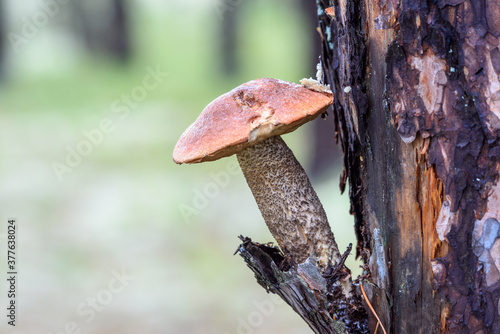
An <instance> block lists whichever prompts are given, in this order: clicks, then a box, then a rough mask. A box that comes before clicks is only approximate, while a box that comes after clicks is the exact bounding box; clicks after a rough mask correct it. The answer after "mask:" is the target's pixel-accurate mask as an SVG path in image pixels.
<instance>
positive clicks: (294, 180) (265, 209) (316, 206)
mask: <svg viewBox="0 0 500 334" xmlns="http://www.w3.org/2000/svg"><path fill="white" fill-rule="evenodd" d="M237 157H238V162H239V164H240V167H241V170H242V171H243V175H244V176H245V178H246V180H247V183H248V186H249V187H250V189H251V190H252V193H253V196H254V198H255V200H256V201H257V205H258V207H259V210H260V212H261V213H262V216H263V217H264V220H265V221H266V224H267V227H268V228H269V230H270V231H271V234H272V235H273V237H274V238H275V239H276V242H277V243H278V245H279V246H280V247H281V249H282V250H283V252H284V253H285V254H288V255H289V256H291V257H292V259H293V260H294V261H295V262H296V263H297V264H300V263H303V262H304V261H306V260H307V259H308V258H309V257H311V256H312V257H313V258H314V259H316V260H319V262H320V265H321V266H322V267H326V265H328V264H329V263H330V261H332V262H333V263H336V262H337V261H338V259H340V253H339V251H338V247H337V243H336V242H335V238H334V236H333V233H332V230H331V229H330V225H329V224H328V219H327V217H326V213H325V210H324V209H323V206H322V205H321V202H320V200H319V198H318V196H317V195H316V192H315V191H314V189H313V187H312V186H311V182H310V181H309V178H308V177H307V174H306V173H305V171H304V169H303V168H302V166H301V165H300V163H299V162H298V161H297V159H296V158H295V156H294V155H293V153H292V151H291V150H290V148H288V146H287V145H286V144H285V142H284V141H283V139H281V137H280V136H274V137H270V138H268V139H266V140H264V141H262V142H260V143H258V144H255V145H253V146H250V147H248V148H246V149H244V150H243V151H241V152H239V153H238V154H237Z"/></svg>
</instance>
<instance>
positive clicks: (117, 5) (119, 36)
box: [106, 0, 130, 61]
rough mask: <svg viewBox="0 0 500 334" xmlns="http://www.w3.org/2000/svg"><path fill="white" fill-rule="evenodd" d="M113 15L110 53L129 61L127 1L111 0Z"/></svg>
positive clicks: (110, 26)
mask: <svg viewBox="0 0 500 334" xmlns="http://www.w3.org/2000/svg"><path fill="white" fill-rule="evenodd" d="M111 4H112V6H111V7H112V14H111V20H110V24H109V27H108V43H107V44H106V45H107V46H108V52H109V54H110V55H113V56H115V57H116V58H118V59H120V60H122V61H127V60H128V58H129V56H130V37H129V21H128V6H127V4H126V1H125V0H111Z"/></svg>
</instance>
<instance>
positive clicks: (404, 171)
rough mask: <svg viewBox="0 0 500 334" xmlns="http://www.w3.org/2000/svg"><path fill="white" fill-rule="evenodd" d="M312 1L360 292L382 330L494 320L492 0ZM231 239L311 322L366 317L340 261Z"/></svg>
mask: <svg viewBox="0 0 500 334" xmlns="http://www.w3.org/2000/svg"><path fill="white" fill-rule="evenodd" d="M317 3H318V6H319V8H318V15H319V27H320V32H321V37H322V44H323V46H322V62H323V70H324V78H323V79H324V80H323V81H324V82H325V83H326V84H329V85H330V86H331V88H332V91H333V93H334V97H335V100H334V104H333V114H334V119H335V133H336V135H337V138H338V141H339V143H340V145H341V147H342V150H343V152H344V167H345V171H344V173H343V175H342V178H341V182H340V187H341V189H342V191H343V190H344V187H345V185H346V182H347V180H349V196H350V199H351V213H352V214H353V215H354V218H355V229H356V235H357V239H358V240H357V245H356V251H357V255H359V256H360V257H361V258H362V259H363V260H364V262H365V263H366V265H365V272H366V274H365V275H364V276H363V277H362V280H363V283H364V284H363V285H364V287H365V290H367V292H368V299H369V300H370V302H371V304H372V305H373V307H374V308H375V311H376V313H377V314H378V316H379V318H380V319H381V322H382V324H383V325H384V327H385V328H386V329H387V331H388V332H389V333H405V334H406V333H477V334H481V333H500V222H499V220H500V198H499V197H500V185H499V184H498V181H499V177H498V176H499V173H500V140H499V134H500V80H499V73H500V51H499V50H500V49H499V45H500V20H498V18H499V17H500V0H435V1H424V0H374V1H368V0H333V1H332V0H318V1H317ZM255 247H257V248H255ZM239 250H240V253H241V255H242V256H244V257H245V260H246V261H247V264H248V265H249V266H250V267H251V268H252V270H253V271H254V273H255V274H256V277H257V279H258V281H259V283H261V284H262V285H263V286H264V287H266V289H268V290H270V291H272V292H275V293H278V294H280V295H281V296H282V297H283V298H284V299H285V300H287V301H288V302H289V304H290V305H291V306H292V307H293V308H294V309H295V310H296V311H297V312H298V313H299V314H301V316H302V317H303V318H304V319H306V321H308V323H309V325H310V326H311V328H312V329H313V330H314V331H315V332H316V333H343V332H350V333H357V332H358V331H356V329H354V328H348V327H346V326H344V325H345V324H348V323H349V322H350V321H352V320H353V319H354V318H356V319H357V320H356V321H358V324H361V327H360V328H361V330H363V326H362V324H363V321H362V318H363V316H365V314H363V312H362V310H361V309H360V308H359V305H356V304H355V302H356V300H357V299H356V298H354V299H352V300H346V299H342V296H340V297H339V295H337V294H336V293H335V291H331V290H330V288H329V285H328V284H329V283H330V282H331V281H332V280H333V281H335V280H338V279H340V280H342V279H345V277H346V275H347V276H348V275H349V271H348V270H347V269H346V268H343V263H341V264H337V265H335V266H334V267H333V268H332V269H331V270H330V274H332V275H328V274H327V273H322V274H323V275H322V276H323V278H325V279H326V283H325V282H324V281H323V280H322V279H321V277H318V276H317V275H316V274H315V273H312V274H311V273H308V271H307V270H306V271H305V272H306V274H305V275H304V270H302V271H301V270H300V265H299V266H297V265H294V264H291V266H289V265H288V264H287V263H286V259H282V258H280V257H279V256H277V255H276V254H275V253H274V251H273V250H272V249H269V248H266V247H265V246H262V245H258V244H254V243H251V242H250V241H249V240H245V243H244V244H243V245H242V246H241V247H240V249H239ZM332 277H335V278H334V279H332ZM325 284H326V285H325ZM325 286H326V288H325ZM282 289H284V290H285V292H283V291H280V290H282ZM292 290H293V291H294V293H295V294H290V293H288V291H292ZM352 292H353V295H354V296H356V295H358V296H359V288H356V284H354V285H353V289H352ZM313 297H314V298H313ZM300 300H303V301H305V302H304V304H305V305H301V303H300V302H298V301H300ZM344 302H347V303H352V302H354V304H348V307H347V309H349V308H353V307H355V308H356V310H357V311H359V312H357V315H356V317H354V318H353V317H352V315H347V316H345V314H341V313H342V312H340V313H339V312H338V310H336V309H335V307H336V306H335V305H341V304H342V303H344ZM297 303H298V304H299V305H296V304H297ZM318 305H319V306H318ZM304 306H305V307H304ZM315 312H316V313H315ZM332 319H333V320H332ZM337 320H340V324H339V322H338V321H337ZM342 323H343V324H342ZM376 326H377V321H376V319H375V318H374V317H373V315H370V316H369V327H370V332H372V333H373V332H375V330H376V329H375V328H376ZM361 332H362V331H361ZM378 332H379V333H380V329H379V330H378Z"/></svg>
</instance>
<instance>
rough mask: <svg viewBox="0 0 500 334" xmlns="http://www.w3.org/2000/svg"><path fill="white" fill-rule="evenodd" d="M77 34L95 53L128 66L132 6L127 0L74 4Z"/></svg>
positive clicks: (72, 3)
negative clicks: (130, 8)
mask: <svg viewBox="0 0 500 334" xmlns="http://www.w3.org/2000/svg"><path fill="white" fill-rule="evenodd" d="M70 4H71V5H72V6H73V7H72V8H73V11H74V17H75V21H77V24H76V26H77V31H78V34H79V35H80V36H82V37H83V39H84V41H85V44H86V46H87V48H88V49H89V50H90V51H92V52H102V53H104V54H106V55H110V56H112V57H113V58H115V59H118V60H120V61H123V62H126V61H127V60H128V59H129V57H130V54H131V51H132V50H131V45H130V34H129V30H130V27H129V25H130V22H129V15H128V12H129V6H128V3H127V1H126V0H108V1H100V2H85V1H74V2H70Z"/></svg>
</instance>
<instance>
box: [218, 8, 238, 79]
mask: <svg viewBox="0 0 500 334" xmlns="http://www.w3.org/2000/svg"><path fill="white" fill-rule="evenodd" d="M239 7H241V6H236V7H235V8H231V9H228V10H226V11H224V12H222V11H221V12H219V15H220V16H221V20H222V24H221V29H222V33H221V43H222V48H221V49H222V50H221V51H222V55H221V59H222V69H223V71H224V74H225V75H227V76H231V75H233V74H235V73H236V71H237V70H238V59H237V56H236V54H237V52H236V50H237V44H238V43H237V36H238V28H239V24H238V23H239V19H238V16H239V13H240V11H241V10H240V9H239Z"/></svg>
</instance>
